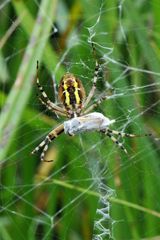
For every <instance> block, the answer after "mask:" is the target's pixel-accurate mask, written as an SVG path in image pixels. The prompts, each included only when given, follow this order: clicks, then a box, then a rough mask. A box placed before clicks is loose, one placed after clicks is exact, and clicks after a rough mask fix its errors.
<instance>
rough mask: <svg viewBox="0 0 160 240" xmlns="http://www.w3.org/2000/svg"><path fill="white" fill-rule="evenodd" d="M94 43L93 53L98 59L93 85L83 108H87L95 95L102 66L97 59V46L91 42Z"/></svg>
mask: <svg viewBox="0 0 160 240" xmlns="http://www.w3.org/2000/svg"><path fill="white" fill-rule="evenodd" d="M91 44H92V50H93V55H94V57H95V60H96V63H95V70H94V76H93V85H92V88H91V90H90V92H89V94H88V97H87V98H86V100H85V102H84V104H83V108H86V107H87V105H88V103H89V102H90V100H91V99H92V97H93V95H94V92H95V90H96V83H97V79H98V72H99V68H100V64H99V62H98V60H97V57H96V49H95V46H94V44H93V42H91Z"/></svg>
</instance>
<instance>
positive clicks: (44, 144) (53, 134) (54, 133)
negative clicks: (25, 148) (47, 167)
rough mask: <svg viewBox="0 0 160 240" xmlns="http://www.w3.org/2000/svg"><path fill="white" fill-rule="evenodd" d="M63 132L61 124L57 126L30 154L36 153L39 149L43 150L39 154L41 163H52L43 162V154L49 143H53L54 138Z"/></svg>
mask: <svg viewBox="0 0 160 240" xmlns="http://www.w3.org/2000/svg"><path fill="white" fill-rule="evenodd" d="M63 132H64V125H63V124H61V125H59V126H58V127H57V128H55V129H53V130H52V131H51V132H50V133H49V134H48V135H47V136H46V138H45V140H44V141H42V142H41V143H40V144H39V145H38V146H37V147H36V148H35V149H34V150H33V151H32V152H31V154H35V153H36V152H38V151H39V150H40V149H41V148H42V149H43V150H42V153H41V156H40V159H41V161H44V162H52V161H53V160H45V154H46V152H47V150H48V146H49V143H50V142H51V141H53V140H54V139H55V138H56V137H58V136H59V135H60V134H61V133H63Z"/></svg>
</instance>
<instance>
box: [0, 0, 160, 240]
mask: <svg viewBox="0 0 160 240" xmlns="http://www.w3.org/2000/svg"><path fill="white" fill-rule="evenodd" d="M118 4H119V5H118ZM159 11H160V5H159V1H158V0H152V1H145V0H144V1H138V0H136V1H131V0H126V1H123V0H122V1H115V0H103V1H96V0H93V1H90V0H80V1H78V0H75V1H74V0H72V1H65V0H60V1H56V0H55V1H52V0H43V1H31V0H28V1H22V0H19V1H16V0H13V1H3V3H0V13H1V14H0V69H1V71H0V87H1V88H0V108H1V114H0V160H1V195H0V201H1V210H0V211H1V215H0V232H1V239H3V240H10V239H17V240H18V239H29V240H31V239H69V240H72V239H73V240H76V239H77V240H78V239H83V240H88V239H92V235H93V225H94V221H95V213H96V209H97V203H98V199H99V197H100V193H99V191H98V189H97V188H96V187H95V183H96V178H95V176H94V168H96V162H97V161H98V162H99V167H100V168H101V169H102V174H101V175H100V176H99V177H102V178H103V182H104V183H105V184H106V186H109V187H110V188H112V189H114V190H115V193H116V194H115V196H112V197H110V199H109V200H110V203H111V206H112V207H111V213H110V214H111V217H112V219H113V222H114V224H113V226H112V229H113V236H114V237H115V239H118V240H121V239H142V238H144V239H159V238H160V219H159V218H160V190H159V189H160V174H159V170H160V166H159V160H160V157H159V155H160V150H159V141H156V140H155V139H156V138H158V137H159V134H160V130H159V112H160V104H159V99H160V94H159V92H160V91H159V90H160V73H159V69H160V50H159V41H160V40H159V39H160V34H159V28H160V15H159ZM56 29H57V30H58V31H55V30H56ZM90 39H91V40H93V41H94V42H95V46H96V50H97V56H98V58H99V59H100V62H101V64H102V72H101V73H100V75H101V77H100V78H99V82H98V86H97V87H98V90H97V93H96V96H95V97H96V98H97V97H98V93H104V92H106V91H107V90H106V85H107V84H108V85H110V86H112V88H113V92H114V93H113V94H114V95H113V99H112V100H108V101H105V102H103V103H102V105H101V106H100V107H99V108H97V110H98V111H100V112H103V113H104V114H105V115H106V116H109V117H110V118H111V119H116V120H117V123H116V125H114V126H113V129H119V130H123V129H125V131H128V132H132V133H144V132H150V133H152V134H153V136H155V138H154V137H151V138H147V137H146V138H139V139H130V140H125V143H124V144H125V146H126V148H127V149H129V156H126V155H125V154H124V153H123V152H122V151H121V150H119V149H118V148H117V147H116V146H113V143H112V142H111V141H110V140H108V139H107V138H106V137H104V136H102V135H100V134H99V133H87V134H85V133H84V134H81V135H80V136H75V137H69V136H66V135H62V136H60V137H59V138H58V139H56V141H55V142H54V144H51V146H50V148H49V151H48V153H47V156H46V158H48V159H50V158H52V159H54V160H55V161H54V162H53V163H45V162H43V163H42V162H40V160H39V155H35V156H31V155H30V152H31V151H32V150H33V149H34V147H35V146H36V145H38V144H39V142H40V141H41V140H42V139H43V138H44V136H45V135H46V134H47V133H48V132H49V131H50V129H52V128H53V127H55V126H56V125H58V123H60V122H62V121H64V119H62V118H58V117H57V116H56V115H55V114H50V113H49V112H48V111H46V110H45V109H44V107H43V106H41V104H40V103H39V102H38V97H37V93H38V91H37V89H36V86H35V81H34V80H35V74H36V61H37V60H39V62H40V63H41V68H40V81H41V84H42V85H43V86H44V88H45V90H46V92H47V94H48V96H49V97H50V98H51V99H52V100H53V101H56V94H55V92H54V90H53V85H54V83H53V79H55V81H56V83H57V84H58V82H59V81H60V78H61V77H62V76H63V74H64V73H65V72H66V71H70V72H73V73H75V74H76V75H77V76H78V77H79V78H80V79H81V80H82V82H83V84H84V86H85V88H86V91H87V92H89V89H90V87H91V84H92V82H91V79H92V77H93V74H94V64H95V59H94V58H93V54H92V50H91V47H90V43H89V40H90ZM110 92H111V91H109V93H108V94H109V95H110V94H111V93H110ZM97 177H98V176H97ZM94 178H95V179H94ZM104 239H106V238H104Z"/></svg>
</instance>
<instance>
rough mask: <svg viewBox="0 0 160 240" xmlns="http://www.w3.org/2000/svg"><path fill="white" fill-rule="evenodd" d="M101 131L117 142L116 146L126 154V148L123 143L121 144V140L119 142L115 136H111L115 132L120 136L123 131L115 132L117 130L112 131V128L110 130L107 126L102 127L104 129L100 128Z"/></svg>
mask: <svg viewBox="0 0 160 240" xmlns="http://www.w3.org/2000/svg"><path fill="white" fill-rule="evenodd" d="M101 132H102V133H104V134H105V135H107V136H108V137H109V138H110V139H111V140H112V141H113V142H114V143H116V144H117V146H118V147H119V148H121V149H122V150H123V151H124V152H125V153H126V154H128V152H127V150H126V148H125V147H124V145H123V144H122V143H121V142H119V140H118V139H117V138H115V137H114V136H113V134H117V135H119V136H121V137H122V134H123V133H120V132H117V131H114V130H113V131H112V130H110V129H109V128H106V129H104V130H101ZM120 134H121V135H120Z"/></svg>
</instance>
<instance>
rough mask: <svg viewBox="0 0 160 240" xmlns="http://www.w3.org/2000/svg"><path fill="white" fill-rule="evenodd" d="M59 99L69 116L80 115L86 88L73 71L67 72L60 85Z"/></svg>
mask: <svg viewBox="0 0 160 240" xmlns="http://www.w3.org/2000/svg"><path fill="white" fill-rule="evenodd" d="M58 96H59V100H60V101H61V102H62V103H63V105H64V107H65V109H66V111H67V113H68V117H69V118H72V117H75V116H79V115H80V112H81V109H82V103H83V100H84V98H85V90H84V87H83V85H82V82H81V81H80V80H79V79H78V78H77V77H75V76H74V74H72V73H67V74H65V75H64V76H63V77H62V79H61V81H60V85H59V90H58Z"/></svg>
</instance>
